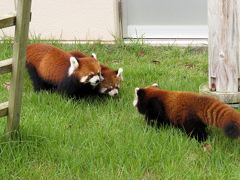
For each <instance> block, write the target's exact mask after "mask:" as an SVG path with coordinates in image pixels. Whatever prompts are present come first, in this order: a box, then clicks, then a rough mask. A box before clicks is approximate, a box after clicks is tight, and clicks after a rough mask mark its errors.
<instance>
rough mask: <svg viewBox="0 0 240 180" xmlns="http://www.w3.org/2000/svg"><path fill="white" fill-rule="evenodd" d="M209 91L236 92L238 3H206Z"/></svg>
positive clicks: (239, 52)
mask: <svg viewBox="0 0 240 180" xmlns="http://www.w3.org/2000/svg"><path fill="white" fill-rule="evenodd" d="M208 27H209V37H208V47H209V89H211V90H215V91H219V92H231V93H232V92H239V90H240V84H239V80H238V79H239V78H240V73H239V71H240V68H239V67H240V49H239V48H240V44H239V43H240V2H239V1H238V0H228V1H226V0H209V1H208Z"/></svg>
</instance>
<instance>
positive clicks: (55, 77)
mask: <svg viewBox="0 0 240 180" xmlns="http://www.w3.org/2000/svg"><path fill="white" fill-rule="evenodd" d="M26 54H27V55H26V56H27V57H26V66H27V69H28V72H29V74H30V78H31V80H32V82H33V86H34V90H35V91H40V90H57V91H58V92H60V93H63V94H65V95H68V96H82V95H84V93H85V92H84V88H83V87H85V86H88V87H91V88H95V87H96V86H97V85H98V84H99V83H100V81H101V80H102V75H101V67H100V63H99V62H98V61H97V60H96V59H95V58H94V57H88V56H86V57H82V58H76V57H73V56H72V55H71V54H70V53H68V52H65V51H63V50H61V49H59V48H56V47H54V46H51V45H47V44H32V45H29V46H28V47H27V52H26Z"/></svg>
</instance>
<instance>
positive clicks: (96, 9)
mask: <svg viewBox="0 0 240 180" xmlns="http://www.w3.org/2000/svg"><path fill="white" fill-rule="evenodd" d="M116 2H117V1H116V0H57V1H54V0H32V20H31V24H30V33H31V35H33V34H35V35H40V37H41V38H43V39H49V38H55V39H61V40H75V39H77V40H79V39H80V40H99V39H101V40H107V41H109V40H110V41H111V40H113V39H114V38H113V36H112V35H113V34H114V35H116V34H117V33H118V28H119V27H118V25H117V21H118V19H117V18H118V17H117V7H116ZM13 10H14V0H0V16H1V15H4V14H6V13H8V12H11V11H13ZM9 29H13V28H7V29H2V30H0V37H2V36H3V32H4V34H11V35H13V33H12V32H11V31H13V30H9ZM2 31H3V32H2Z"/></svg>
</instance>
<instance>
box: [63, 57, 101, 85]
mask: <svg viewBox="0 0 240 180" xmlns="http://www.w3.org/2000/svg"><path fill="white" fill-rule="evenodd" d="M71 75H74V76H75V77H76V78H77V79H79V82H80V83H83V84H87V83H89V84H90V85H91V86H93V87H96V86H97V85H98V84H99V83H100V82H101V81H103V79H104V78H103V76H102V74H101V67H100V64H99V62H98V61H97V60H96V59H94V58H92V57H86V58H81V59H77V58H76V57H71V58H70V67H69V70H68V76H71Z"/></svg>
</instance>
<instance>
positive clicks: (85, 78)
mask: <svg viewBox="0 0 240 180" xmlns="http://www.w3.org/2000/svg"><path fill="white" fill-rule="evenodd" d="M87 79H88V76H83V77H81V79H80V82H81V83H85V82H86V80H87Z"/></svg>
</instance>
